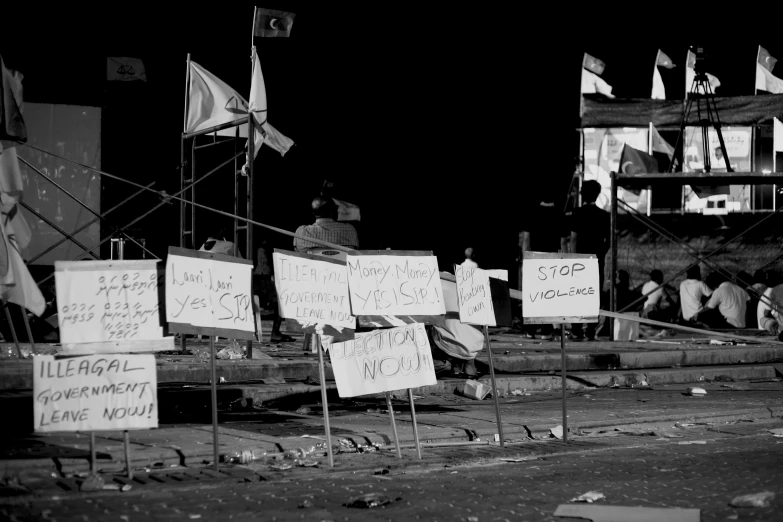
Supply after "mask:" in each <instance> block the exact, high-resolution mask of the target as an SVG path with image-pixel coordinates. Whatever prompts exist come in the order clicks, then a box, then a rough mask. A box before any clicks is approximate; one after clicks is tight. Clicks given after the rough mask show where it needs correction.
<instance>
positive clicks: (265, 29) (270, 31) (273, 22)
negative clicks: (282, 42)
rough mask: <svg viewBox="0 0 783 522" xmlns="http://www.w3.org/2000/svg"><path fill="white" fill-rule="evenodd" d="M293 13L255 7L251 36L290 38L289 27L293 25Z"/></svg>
mask: <svg viewBox="0 0 783 522" xmlns="http://www.w3.org/2000/svg"><path fill="white" fill-rule="evenodd" d="M294 17H296V15H295V14H294V13H287V12H285V11H276V10H274V9H264V8H262V7H256V13H255V17H254V19H253V36H259V37H262V38H274V37H278V36H283V37H289V36H291V27H292V26H293V25H294Z"/></svg>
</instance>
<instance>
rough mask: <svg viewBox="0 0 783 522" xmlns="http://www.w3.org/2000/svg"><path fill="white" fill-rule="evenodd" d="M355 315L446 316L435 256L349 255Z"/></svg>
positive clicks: (350, 285) (348, 261)
mask: <svg viewBox="0 0 783 522" xmlns="http://www.w3.org/2000/svg"><path fill="white" fill-rule="evenodd" d="M347 264H348V267H347V268H348V286H349V288H350V291H351V310H352V312H353V315H355V316H360V315H389V316H404V315H445V313H446V305H445V301H444V299H443V289H442V288H441V285H440V276H439V272H438V259H437V258H436V257H435V256H432V255H424V256H422V255H350V254H349V255H348V256H347Z"/></svg>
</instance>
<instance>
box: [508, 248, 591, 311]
mask: <svg viewBox="0 0 783 522" xmlns="http://www.w3.org/2000/svg"><path fill="white" fill-rule="evenodd" d="M600 299H601V288H600V284H599V278H598V258H597V257H596V256H594V255H592V254H552V253H546V252H525V253H524V260H523V263H522V317H523V322H525V323H589V322H595V321H597V320H598V311H599V309H600Z"/></svg>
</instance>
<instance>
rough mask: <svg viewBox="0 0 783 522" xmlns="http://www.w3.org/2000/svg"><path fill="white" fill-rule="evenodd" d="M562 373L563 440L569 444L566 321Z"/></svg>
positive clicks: (561, 344) (563, 327) (562, 347)
mask: <svg viewBox="0 0 783 522" xmlns="http://www.w3.org/2000/svg"><path fill="white" fill-rule="evenodd" d="M560 368H561V370H560V373H561V374H562V377H563V442H564V443H565V444H568V406H567V401H566V352H565V323H560Z"/></svg>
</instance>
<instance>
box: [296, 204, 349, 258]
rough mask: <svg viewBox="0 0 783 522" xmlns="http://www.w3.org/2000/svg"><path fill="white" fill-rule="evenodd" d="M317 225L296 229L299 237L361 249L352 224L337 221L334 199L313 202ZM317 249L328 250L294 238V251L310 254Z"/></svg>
mask: <svg viewBox="0 0 783 522" xmlns="http://www.w3.org/2000/svg"><path fill="white" fill-rule="evenodd" d="M312 208H313V215H314V216H315V223H313V224H312V225H302V226H300V227H299V228H297V229H296V234H297V235H299V236H305V237H312V238H315V239H320V240H322V241H328V242H329V243H334V244H337V245H341V246H346V247H350V248H353V249H358V248H359V237H358V235H357V234H356V229H355V228H354V227H353V225H351V224H350V223H340V222H338V221H337V204H336V203H335V202H334V200H333V199H332V198H328V197H324V196H318V197H317V198H315V199H314V200H313V202H312ZM316 248H326V247H325V246H324V245H320V244H318V243H313V242H312V241H307V240H305V239H300V238H298V237H296V238H294V249H295V250H296V251H297V252H309V251H310V250H312V249H316Z"/></svg>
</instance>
